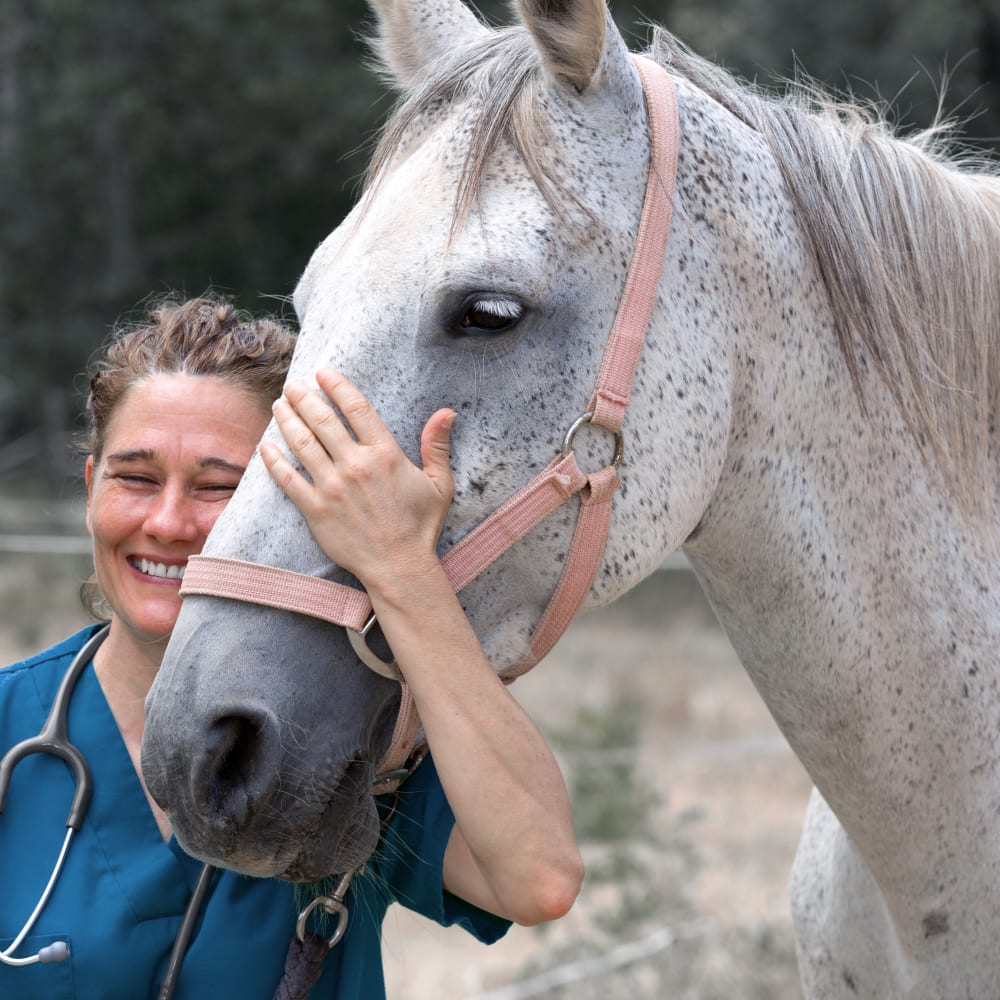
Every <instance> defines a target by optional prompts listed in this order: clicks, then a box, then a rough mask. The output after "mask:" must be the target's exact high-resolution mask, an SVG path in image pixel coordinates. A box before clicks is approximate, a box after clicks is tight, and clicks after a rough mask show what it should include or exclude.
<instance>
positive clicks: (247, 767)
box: [191, 705, 281, 829]
mask: <svg viewBox="0 0 1000 1000" xmlns="http://www.w3.org/2000/svg"><path fill="white" fill-rule="evenodd" d="M280 754H281V739H280V735H279V726H278V721H277V719H276V718H275V716H274V715H273V714H272V713H271V712H270V711H268V710H267V709H265V708H263V707H253V706H247V705H241V706H240V707H239V708H237V709H233V710H231V711H224V712H220V713H218V714H217V715H216V717H215V719H214V720H213V721H212V722H211V723H210V724H209V726H208V730H207V734H206V739H205V742H204V745H203V747H202V749H201V752H200V753H199V755H198V757H197V759H196V763H195V766H194V769H193V771H192V773H191V782H192V787H191V794H192V799H193V801H194V802H195V803H196V806H197V807H200V811H201V812H202V814H203V815H204V816H205V817H207V818H208V819H209V821H210V822H211V823H212V824H213V825H215V826H217V827H219V828H224V829H234V828H235V829H240V828H243V827H245V826H246V825H247V824H248V823H249V822H250V821H251V819H252V818H253V814H254V809H255V806H257V805H259V804H261V803H264V802H267V801H269V800H270V799H271V797H272V795H273V794H274V792H275V791H276V789H277V785H278V773H279V764H280Z"/></svg>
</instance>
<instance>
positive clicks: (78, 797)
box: [0, 625, 215, 1000]
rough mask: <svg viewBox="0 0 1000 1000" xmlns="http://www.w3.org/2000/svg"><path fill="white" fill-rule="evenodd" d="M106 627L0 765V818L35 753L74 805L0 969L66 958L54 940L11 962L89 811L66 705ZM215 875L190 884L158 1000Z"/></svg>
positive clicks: (90, 785) (87, 785)
mask: <svg viewBox="0 0 1000 1000" xmlns="http://www.w3.org/2000/svg"><path fill="white" fill-rule="evenodd" d="M110 627H111V626H110V625H105V626H104V627H103V628H101V629H99V630H98V631H97V632H95V633H94V634H93V635H92V636H91V637H90V638H89V639H88V640H87V642H86V643H85V644H84V645H83V646H82V647H81V648H80V651H79V652H78V653H77V654H76V656H74V657H73V662H72V663H71V664H70V665H69V668H68V669H67V670H66V673H65V674H64V675H63V679H62V680H61V681H60V682H59V687H58V689H57V690H56V696H55V698H54V699H53V701H52V707H51V708H50V709H49V714H48V717H47V718H46V720H45V724H44V725H43V726H42V728H41V730H40V731H39V733H38V735H37V736H32V737H30V738H29V739H26V740H22V741H21V742H20V743H17V744H15V745H14V746H13V747H11V748H10V750H8V751H7V753H5V754H4V756H3V759H2V760H0V815H2V814H3V811H4V806H5V804H6V800H7V792H8V790H9V788H10V780H11V774H12V773H13V771H14V768H15V767H16V766H17V765H18V764H19V763H20V762H21V761H22V760H24V758H25V757H30V756H31V755H32V754H36V753H44V754H49V755H51V756H55V757H58V758H59V759H60V760H62V761H64V762H65V763H66V764H67V766H68V767H69V768H70V770H71V771H72V772H73V779H74V782H75V790H74V793H73V801H72V803H71V804H70V810H69V815H68V816H67V818H66V837H65V839H64V840H63V845H62V849H61V850H60V852H59V857H58V858H57V859H56V863H55V866H54V867H53V869H52V874H51V875H50V876H49V880H48V882H47V883H46V886H45V889H44V890H43V892H42V895H41V896H40V897H39V900H38V903H37V904H36V906H35V908H34V910H33V911H32V913H31V916H30V917H28V920H27V922H26V923H25V925H24V926H23V927H22V928H21V930H20V932H19V933H18V935H17V937H15V938H14V940H13V941H12V942H11V943H10V944H9V945H8V946H7V947H6V948H5V949H4V950H3V951H0V962H2V963H4V964H5V965H15V966H21V965H34V964H35V963H36V962H46V961H50V962H51V961H61V960H62V959H64V958H66V956H67V955H68V954H69V950H68V949H67V948H66V945H65V943H64V942H61V941H57V942H55V943H54V944H52V945H49V946H48V947H47V948H43V949H42V950H41V951H40V952H39V953H38V954H37V955H30V956H28V957H27V958H15V957H14V952H15V951H17V949H18V948H19V947H20V946H21V943H22V942H23V941H24V939H25V938H26V937H27V936H28V934H29V933H30V932H31V929H32V927H34V925H35V921H36V920H37V919H38V917H39V915H40V914H41V912H42V910H43V909H44V908H45V906H46V904H47V903H48V901H49V897H50V896H51V895H52V890H53V889H54V888H55V885H56V882H57V881H58V879H59V875H60V873H61V872H62V867H63V864H64V862H65V860H66V854H67V852H68V851H69V845H70V843H71V841H72V839H73V835H74V834H75V833H76V832H77V831H78V830H79V829H80V827H81V826H82V824H83V818H84V816H85V815H86V813H87V809H88V807H89V806H90V799H91V796H92V794H93V790H94V779H93V776H92V775H91V772H90V766H89V765H88V764H87V761H86V758H85V757H84V756H83V754H82V753H81V752H80V751H79V750H78V749H77V748H76V747H75V746H74V745H73V744H72V743H71V742H70V740H69V704H70V701H71V699H72V697H73V691H74V689H75V688H76V682H77V681H78V680H79V679H80V675H81V674H82V673H83V671H84V669H85V668H86V666H87V664H88V663H90V661H91V660H93V658H94V654H95V653H96V652H97V650H98V649H99V648H100V646H101V643H102V642H104V640H105V639H106V638H107V637H108V630H109V629H110ZM214 871H215V869H214V868H213V867H212V865H207V864H206V865H204V866H203V867H202V869H201V872H200V874H199V875H198V881H197V882H196V883H195V887H194V891H193V892H192V894H191V899H190V900H189V902H188V905H187V908H186V909H185V911H184V917H183V918H182V920H181V925H180V928H179V930H178V931H177V936H176V938H174V945H173V949H172V950H171V953H170V959H169V961H168V963H167V972H166V975H165V977H164V979H163V982H162V984H161V985H160V990H159V993H158V994H157V1000H171V998H172V997H173V995H174V991H175V989H176V987H177V978H178V976H179V975H180V968H181V963H182V962H183V960H184V954H185V952H186V951H187V948H188V945H189V944H190V942H191V935H192V934H193V932H194V925H195V923H196V922H197V919H198V914H199V912H200V911H201V908H202V905H203V904H204V902H205V897H206V896H207V894H208V889H209V886H210V884H211V881H212V874H213V873H214ZM60 946H61V947H60Z"/></svg>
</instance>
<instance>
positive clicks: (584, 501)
mask: <svg viewBox="0 0 1000 1000" xmlns="http://www.w3.org/2000/svg"><path fill="white" fill-rule="evenodd" d="M632 58H633V60H634V62H635V65H636V68H637V70H638V72H639V78H640V80H641V82H642V87H643V91H644V93H645V96H646V109H647V116H648V121H649V143H650V157H649V160H650V162H649V175H648V178H647V181H646V195H645V201H644V203H643V208H642V217H641V219H640V222H639V231H638V233H637V235H636V243H635V248H634V250H633V252H632V260H631V263H630V264H629V271H628V276H627V278H626V280H625V289H624V291H623V293H622V299H621V302H620V303H619V306H618V314H617V316H616V317H615V321H614V324H613V326H612V328H611V332H610V334H609V336H608V343H607V345H606V346H605V349H604V357H603V359H602V362H601V368H600V371H599V373H598V376H597V385H596V387H595V389H594V393H593V395H592V396H591V398H590V402H589V404H588V405H587V410H586V412H585V413H584V414H583V416H581V417H579V418H578V419H577V420H576V421H575V422H574V424H573V425H572V426H571V427H570V429H569V431H568V432H567V434H566V438H565V441H564V443H563V450H562V453H561V454H560V455H558V456H556V458H554V459H553V460H552V462H551V463H550V464H549V465H548V466H547V467H546V468H545V469H544V470H543V471H542V472H540V473H539V474H538V475H537V476H536V477H535V478H534V479H532V480H531V481H530V482H529V483H528V484H527V485H526V486H524V487H523V488H522V489H521V490H519V491H518V492H517V493H515V494H514V496H512V497H511V498H510V499H509V500H508V501H507V502H506V503H504V504H503V505H502V506H501V507H500V508H498V509H497V510H496V511H494V512H493V513H492V514H491V515H490V516H489V517H487V518H486V520H484V521H482V522H481V523H480V524H479V525H477V526H476V527H475V528H473V530H472V531H471V532H469V534H468V535H466V536H465V537H464V538H463V539H462V540H461V541H460V542H458V543H457V544H456V545H455V546H454V547H453V548H451V549H450V550H449V551H448V552H446V553H445V554H444V555H443V556H442V557H441V564H442V566H443V567H444V569H445V572H446V574H447V576H448V579H449V581H450V582H451V585H452V586H453V587H454V588H455V590H456V591H460V590H461V589H462V588H463V587H464V586H465V585H466V584H468V583H469V582H470V581H472V580H474V579H475V578H476V577H477V576H479V574H480V573H482V572H483V571H484V570H485V569H486V568H487V567H488V566H490V565H491V564H492V563H493V562H495V561H496V559H498V558H499V557H500V556H501V555H503V553H504V552H506V551H507V550H508V549H509V548H511V547H512V546H513V545H514V544H515V543H516V542H518V541H520V540H521V539H522V538H523V537H524V536H525V535H527V534H528V532H529V531H531V530H532V529H533V528H534V527H536V526H537V525H538V524H540V523H541V522H542V521H543V520H544V519H545V518H546V517H548V516H549V514H551V513H552V512H553V511H555V510H556V509H557V508H559V507H560V506H562V504H563V503H565V502H566V501H567V500H569V499H570V497H572V496H575V495H579V497H580V515H579V518H578V520H577V525H576V530H575V531H574V534H573V540H572V542H571V544H570V550H569V554H568V556H567V558H566V562H565V564H564V566H563V572H562V575H561V576H560V578H559V582H558V584H557V585H556V589H555V591H554V592H553V594H552V597H551V599H550V600H549V604H548V607H547V608H546V609H545V612H544V614H543V615H542V617H541V619H540V620H539V622H538V624H537V625H536V627H535V629H534V631H533V632H532V634H531V639H530V642H529V650H528V655H527V656H526V657H525V658H524V659H523V660H522V661H521V662H520V663H518V664H515V665H514V666H513V667H510V668H508V669H507V670H505V671H504V672H503V677H504V679H505V680H507V681H511V680H513V679H514V678H516V677H519V676H520V675H521V674H523V673H525V672H526V671H528V670H530V669H531V668H532V667H533V666H534V665H535V664H536V663H538V662H539V661H540V660H541V659H542V658H543V657H544V656H545V655H546V654H547V653H548V652H549V650H550V649H551V648H552V647H553V646H554V645H555V643H556V641H557V640H558V639H559V637H560V636H561V635H562V634H563V632H565V630H566V628H567V627H568V626H569V623H570V622H571V621H572V619H573V617H574V616H575V614H576V612H577V611H578V610H579V609H580V605H581V604H582V603H583V600H584V598H585V597H586V595H587V592H588V591H589V590H590V587H591V584H592V583H593V582H594V576H595V575H596V573H597V569H598V567H599V566H600V563H601V560H602V559H603V557H604V546H605V542H606V541H607V536H608V527H609V525H610V521H611V498H612V496H613V495H614V492H615V490H616V489H617V488H618V486H619V479H618V465H619V464H620V461H621V457H622V450H623V449H622V436H621V425H622V420H623V418H624V416H625V411H626V409H627V407H628V403H629V396H630V393H631V390H632V383H633V382H634V380H635V373H636V370H637V368H638V365H639V356H640V354H641V353H642V345H643V341H644V339H645V335H646V329H647V327H648V326H649V321H650V317H651V316H652V312H653V305H654V303H655V301H656V292H657V288H658V286H659V282H660V274H661V272H662V270H663V259H664V254H665V253H666V246H667V238H668V236H669V233H670V219H671V213H672V208H673V195H674V180H675V176H676V171H677V151H678V144H679V138H680V128H679V123H678V113H677V96H676V93H675V90H674V85H673V81H672V80H671V79H670V77H669V76H668V75H667V73H666V72H665V71H664V70H663V69H662V68H661V67H660V66H658V65H657V64H656V63H654V62H652V61H651V60H649V59H646V58H644V57H642V56H633V57H632ZM584 424H593V425H596V426H598V427H603V428H604V429H606V430H608V431H609V432H611V433H612V434H613V435H614V436H615V443H616V447H615V456H614V459H613V461H612V463H611V464H610V465H608V466H606V467H605V468H603V469H601V470H599V471H598V472H594V473H590V474H586V473H584V472H582V471H581V469H580V467H579V466H578V465H577V462H576V456H575V454H574V452H573V439H574V436H575V435H576V433H577V431H578V430H579V428H580V427H582V426H583V425H584ZM181 594H182V595H185V596H187V595H189V594H198V595H203V596H208V597H224V598H229V599H231V600H237V601H247V602H250V603H253V604H262V605H266V606H267V607H272V608H280V609H282V610H285V611H294V612H297V613H299V614H303V615H309V616H310V617H313V618H319V619H321V620H323V621H327V622H331V623H332V624H334V625H341V626H343V627H344V628H346V629H347V632H348V637H349V639H350V640H351V645H352V647H353V648H354V650H355V652H356V653H357V654H358V657H359V658H360V659H361V660H362V662H364V663H365V664H366V665H367V666H368V667H370V668H371V669H372V670H374V671H376V672H377V673H379V674H382V675H383V676H385V677H389V678H392V679H394V680H398V681H400V683H401V684H402V702H401V704H400V711H399V716H398V717H397V719H396V726H395V730H394V732H393V737H392V742H391V744H390V746H389V749H388V751H387V753H386V755H385V757H384V758H383V760H382V762H381V764H380V766H379V774H380V777H379V778H378V779H377V780H376V786H375V790H376V792H378V793H381V792H390V791H394V790H395V789H396V788H397V787H398V785H399V783H400V781H401V780H402V779H403V778H404V777H405V775H406V771H405V770H402V771H401V770H400V768H402V767H403V765H404V764H405V763H406V761H407V759H408V758H409V756H410V754H411V752H412V751H413V749H414V745H415V742H416V738H417V734H418V732H419V729H420V719H419V717H418V715H417V712H416V708H415V706H414V704H413V700H412V697H411V696H410V691H409V688H408V686H407V684H406V683H405V681H404V680H403V678H402V676H401V674H400V673H399V670H398V669H397V667H396V665H395V663H394V662H391V661H385V660H382V659H381V658H379V657H378V656H376V655H375V654H374V653H373V652H372V651H371V650H370V649H369V648H368V645H367V641H366V638H365V637H366V636H367V633H368V631H369V630H370V629H371V627H372V626H373V625H374V624H375V619H374V615H373V613H372V604H371V601H370V600H369V598H368V595H367V594H366V593H365V592H364V591H362V590H358V589H356V588H354V587H348V586H345V585H344V584H340V583H334V582H332V581H329V580H321V579H318V578H316V577H313V576H308V575H306V574H302V573H294V572H292V571H290V570H284V569H279V568H277V567H274V566H264V565H260V564H258V563H250V562H243V561H241V560H237V559H225V558H220V557H217V556H192V557H191V558H190V559H189V560H188V565H187V569H186V571H185V573H184V581H183V584H182V585H181Z"/></svg>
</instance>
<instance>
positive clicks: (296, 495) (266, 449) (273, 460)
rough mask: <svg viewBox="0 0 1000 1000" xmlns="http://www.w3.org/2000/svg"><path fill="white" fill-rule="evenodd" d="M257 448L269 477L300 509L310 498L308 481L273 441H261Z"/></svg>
mask: <svg viewBox="0 0 1000 1000" xmlns="http://www.w3.org/2000/svg"><path fill="white" fill-rule="evenodd" d="M257 450H258V451H259V452H260V457H261V459H262V460H263V462H264V466H265V468H266V469H267V471H268V472H269V473H270V474H271V478H272V479H273V480H274V481H275V483H276V484H277V485H278V487H279V488H280V489H281V491H282V492H283V493H284V494H285V496H287V497H288V499H289V500H291V501H292V503H294V504H295V506H296V507H298V508H299V509H300V510H302V509H303V508H304V507H305V505H306V504H307V503H308V502H309V500H310V498H311V494H310V486H309V483H308V482H306V480H305V479H304V478H303V476H302V475H301V473H300V472H299V471H298V470H297V469H296V468H295V466H294V465H292V463H291V462H289V461H288V459H286V458H285V456H284V455H283V454H282V453H281V449H280V448H279V447H278V446H277V445H276V444H275V443H274V442H273V441H262V442H261V443H260V447H259V448H258V449H257Z"/></svg>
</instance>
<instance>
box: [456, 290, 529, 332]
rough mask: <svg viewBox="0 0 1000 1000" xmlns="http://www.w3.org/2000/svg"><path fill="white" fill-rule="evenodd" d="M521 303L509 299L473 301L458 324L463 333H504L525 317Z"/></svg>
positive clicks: (469, 303)
mask: <svg viewBox="0 0 1000 1000" xmlns="http://www.w3.org/2000/svg"><path fill="white" fill-rule="evenodd" d="M523 312H524V309H523V307H522V306H521V303H520V302H516V301H515V300H514V299H508V298H500V297H497V298H481V299H473V300H471V301H469V302H468V304H467V305H466V308H465V311H464V312H463V313H462V317H461V319H460V320H459V322H458V325H459V328H460V330H461V332H462V333H503V332H504V331H506V330H509V329H510V328H511V327H513V326H515V325H516V324H517V322H518V320H520V318H521V316H522V315H523Z"/></svg>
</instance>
